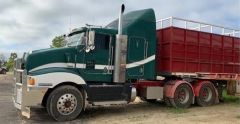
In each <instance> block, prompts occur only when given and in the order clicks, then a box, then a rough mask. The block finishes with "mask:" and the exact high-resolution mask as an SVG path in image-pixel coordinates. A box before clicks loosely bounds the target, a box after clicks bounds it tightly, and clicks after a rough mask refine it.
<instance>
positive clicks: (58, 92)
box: [47, 85, 84, 121]
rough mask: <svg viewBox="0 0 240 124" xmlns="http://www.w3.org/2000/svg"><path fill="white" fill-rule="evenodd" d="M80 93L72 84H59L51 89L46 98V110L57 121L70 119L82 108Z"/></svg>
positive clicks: (75, 116) (82, 101) (82, 102)
mask: <svg viewBox="0 0 240 124" xmlns="http://www.w3.org/2000/svg"><path fill="white" fill-rule="evenodd" d="M83 105H84V100H83V95H82V93H81V92H80V91H79V90H78V89H77V88H76V87H74V86H69V85H66V86H60V87H58V88H56V89H55V90H53V91H52V92H51V94H50V95H49V97H48V100H47V111H48V113H49V115H51V116H52V117H53V118H54V119H55V120H57V121H70V120H73V119H75V118H77V116H78V115H79V114H80V113H81V111H82V110H83Z"/></svg>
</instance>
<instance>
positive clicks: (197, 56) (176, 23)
mask: <svg viewBox="0 0 240 124" xmlns="http://www.w3.org/2000/svg"><path fill="white" fill-rule="evenodd" d="M157 26H158V27H160V28H158V29H157V31H156V33H157V50H156V72H157V75H158V78H159V79H158V80H157V81H147V80H140V81H138V83H137V84H136V88H137V90H138V91H139V92H140V96H144V94H146V92H147V90H148V87H163V90H164V93H163V97H164V101H165V102H166V103H167V104H168V105H173V106H175V107H189V106H190V104H192V103H198V104H199V105H200V106H209V105H213V104H215V103H218V102H219V100H221V99H222V92H223V89H224V88H227V90H228V92H229V93H231V94H232V95H237V94H238V93H240V90H239V89H240V82H239V80H240V38H239V36H240V35H239V33H240V32H239V30H236V29H230V28H224V27H221V26H215V25H211V24H206V23H201V22H196V21H191V20H185V19H180V18H174V17H170V18H166V19H162V20H159V21H157ZM189 91H190V92H189ZM192 96H193V98H192V99H191V100H190V101H192V102H189V103H187V101H186V99H189V98H191V97H192ZM146 100H147V99H146ZM184 100H185V101H184ZM147 101H152V100H151V99H149V100H147Z"/></svg>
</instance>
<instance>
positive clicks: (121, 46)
mask: <svg viewBox="0 0 240 124" xmlns="http://www.w3.org/2000/svg"><path fill="white" fill-rule="evenodd" d="M124 10H125V6H124V4H122V6H121V10H120V13H119V20H118V21H119V22H118V34H117V35H116V43H115V58H114V74H113V82H115V83H121V82H122V83H123V82H125V72H126V53H127V36H126V35H122V23H123V22H122V15H123V12H124Z"/></svg>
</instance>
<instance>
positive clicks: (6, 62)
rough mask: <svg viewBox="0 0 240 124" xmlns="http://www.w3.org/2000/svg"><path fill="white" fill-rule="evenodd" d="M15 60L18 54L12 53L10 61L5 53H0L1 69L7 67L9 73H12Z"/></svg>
mask: <svg viewBox="0 0 240 124" xmlns="http://www.w3.org/2000/svg"><path fill="white" fill-rule="evenodd" d="M15 58H17V53H15V52H13V53H11V54H10V57H9V58H8V59H7V57H6V56H5V55H4V54H3V53H0V67H5V68H7V70H8V71H12V70H13V65H14V59H15Z"/></svg>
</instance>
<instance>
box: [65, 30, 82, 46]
mask: <svg viewBox="0 0 240 124" xmlns="http://www.w3.org/2000/svg"><path fill="white" fill-rule="evenodd" d="M66 42H67V44H66V46H77V45H85V42H86V34H85V32H81V33H74V34H70V35H69V36H68V37H66Z"/></svg>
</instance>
